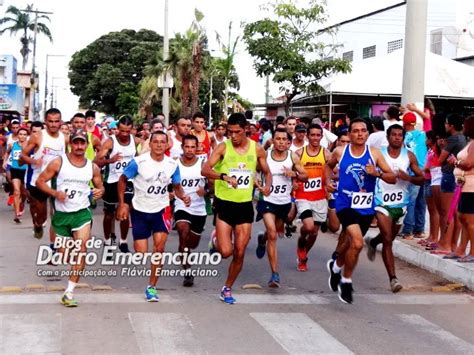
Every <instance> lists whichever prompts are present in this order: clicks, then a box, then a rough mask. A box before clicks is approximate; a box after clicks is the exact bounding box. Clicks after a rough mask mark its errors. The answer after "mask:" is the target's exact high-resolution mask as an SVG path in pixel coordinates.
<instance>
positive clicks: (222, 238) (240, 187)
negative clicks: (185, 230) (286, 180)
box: [202, 113, 272, 304]
mask: <svg viewBox="0 0 474 355" xmlns="http://www.w3.org/2000/svg"><path fill="white" fill-rule="evenodd" d="M246 123H247V122H246V119H245V116H244V115H243V114H242V113H234V114H232V115H231V116H230V117H229V120H228V122H227V132H228V134H229V137H230V138H229V139H228V140H227V141H225V142H224V143H221V144H219V145H218V146H217V147H216V149H215V150H214V151H213V153H212V155H211V157H210V158H209V160H208V161H207V162H206V163H204V166H203V168H202V175H203V176H205V177H207V178H208V179H214V180H216V181H215V196H216V197H215V211H216V216H217V218H216V231H217V233H216V234H217V236H216V237H217V240H216V241H217V249H218V251H219V252H220V253H221V255H222V257H223V258H228V257H229V256H231V255H233V259H232V261H231V263H230V266H229V273H228V276H227V279H226V281H225V285H224V286H223V287H222V290H221V293H220V299H221V300H222V301H223V302H225V303H227V304H233V303H235V302H236V300H235V298H234V297H232V285H233V284H234V282H235V280H236V279H237V277H238V275H239V273H240V271H241V270H242V266H243V262H244V255H245V249H246V247H247V244H248V242H249V240H250V235H251V232H252V222H253V205H252V192H253V186H254V174H255V172H256V168H257V162H258V164H259V166H260V169H261V171H262V173H263V174H264V175H265V186H264V187H261V188H260V190H261V192H262V193H263V195H265V196H268V195H269V193H270V187H271V185H272V177H271V174H270V171H269V169H268V164H267V162H266V156H265V151H264V150H263V149H262V147H261V146H259V145H257V144H256V143H255V142H254V141H253V140H251V139H249V138H247V137H246V135H245V127H246ZM216 165H218V167H216V170H215V169H213V168H214V167H215V166H216ZM237 211H238V213H236V212H237ZM232 234H234V244H233V245H232Z"/></svg>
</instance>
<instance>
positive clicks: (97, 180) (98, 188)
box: [92, 163, 105, 200]
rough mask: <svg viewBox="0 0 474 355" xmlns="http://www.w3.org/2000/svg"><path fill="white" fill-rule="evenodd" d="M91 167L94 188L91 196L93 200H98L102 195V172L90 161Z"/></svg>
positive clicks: (103, 190)
mask: <svg viewBox="0 0 474 355" xmlns="http://www.w3.org/2000/svg"><path fill="white" fill-rule="evenodd" d="M92 169H93V176H92V184H93V185H94V188H93V189H92V197H94V199H95V200H98V199H99V198H101V197H102V196H103V195H104V192H105V189H104V183H103V181H102V174H101V173H100V169H99V167H98V166H97V164H94V163H92Z"/></svg>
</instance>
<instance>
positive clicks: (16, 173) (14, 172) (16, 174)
mask: <svg viewBox="0 0 474 355" xmlns="http://www.w3.org/2000/svg"><path fill="white" fill-rule="evenodd" d="M10 174H11V179H12V180H13V179H18V180H20V181H21V182H23V181H25V174H26V169H15V168H10Z"/></svg>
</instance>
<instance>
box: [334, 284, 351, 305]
mask: <svg viewBox="0 0 474 355" xmlns="http://www.w3.org/2000/svg"><path fill="white" fill-rule="evenodd" d="M337 289H338V291H339V299H340V300H341V301H342V302H344V303H349V304H352V292H353V291H354V290H353V288H352V282H341V283H339V285H338V287H337Z"/></svg>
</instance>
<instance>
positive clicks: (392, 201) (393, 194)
mask: <svg viewBox="0 0 474 355" xmlns="http://www.w3.org/2000/svg"><path fill="white" fill-rule="evenodd" d="M382 201H383V204H384V205H386V206H392V205H399V204H400V203H402V202H403V191H402V190H392V191H387V192H385V191H384V192H383V194H382Z"/></svg>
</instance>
